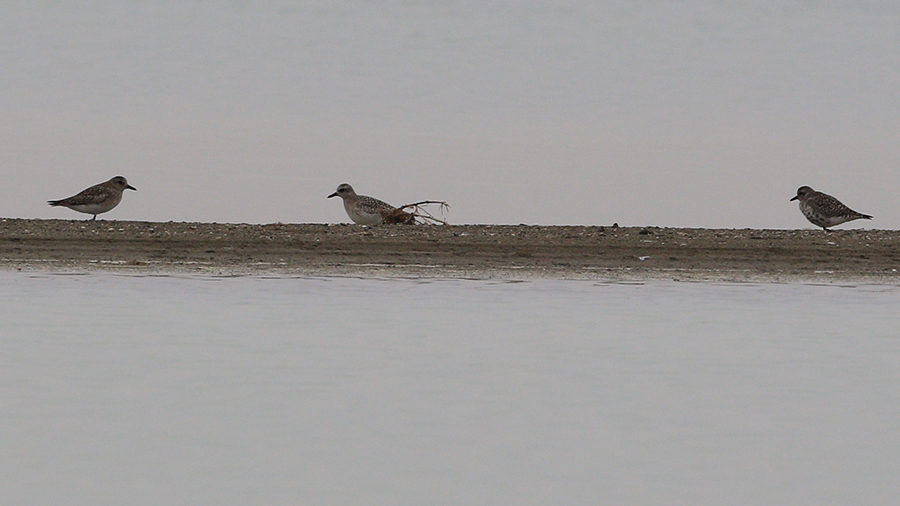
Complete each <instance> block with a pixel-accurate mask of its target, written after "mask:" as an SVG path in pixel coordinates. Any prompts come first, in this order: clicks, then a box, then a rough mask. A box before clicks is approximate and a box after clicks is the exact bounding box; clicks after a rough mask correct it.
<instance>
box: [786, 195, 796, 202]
mask: <svg viewBox="0 0 900 506" xmlns="http://www.w3.org/2000/svg"><path fill="white" fill-rule="evenodd" d="M797 198H798V197H797V196H796V195H795V196H794V198H792V199H791V200H789V201H788V202H793V201H794V200H797Z"/></svg>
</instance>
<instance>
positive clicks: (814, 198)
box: [791, 186, 872, 231]
mask: <svg viewBox="0 0 900 506" xmlns="http://www.w3.org/2000/svg"><path fill="white" fill-rule="evenodd" d="M791 200H799V201H800V211H801V212H802V213H803V216H806V219H807V220H809V222H810V223H812V224H813V225H816V226H817V227H822V229H823V230H826V231H827V230H828V227H833V226H835V225H840V224H841V223H846V222H848V221H852V220H859V219H864V220H871V219H872V217H871V216H869V215H868V214H862V213H858V212H856V211H854V210H853V209H850V208H849V207H847V206H845V205H844V204H841V201H840V200H838V199H836V198H834V197H832V196H831V195H828V194H825V193H822V192H817V191H815V190H813V189H812V188H810V187H809V186H801V187H800V188H799V189H798V190H797V196H796V197H794V198H792V199H791Z"/></svg>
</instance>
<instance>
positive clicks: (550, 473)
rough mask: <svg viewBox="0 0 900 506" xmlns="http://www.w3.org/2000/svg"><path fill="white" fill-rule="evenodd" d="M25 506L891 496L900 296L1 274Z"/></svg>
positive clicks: (847, 291) (802, 288)
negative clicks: (45, 505) (34, 505)
mask: <svg viewBox="0 0 900 506" xmlns="http://www.w3.org/2000/svg"><path fill="white" fill-rule="evenodd" d="M0 287H2V289H0V297H2V301H0V315H2V316H0V318H2V329H3V330H2V336H3V337H2V339H0V344H2V353H0V406H2V407H0V426H2V427H3V428H4V429H3V438H2V439H3V454H4V458H3V459H2V464H0V476H2V478H0V499H2V502H3V503H4V504H92V505H96V504H148V505H149V504H260V503H265V504H367V505H371V504H392V505H396V504H598V503H608V504H723V503H731V502H733V501H734V499H735V498H740V502H741V503H742V504H775V503H779V504H811V505H812V504H815V505H823V504H848V503H856V504H889V503H891V502H892V501H894V500H895V499H896V497H897V495H898V492H900V486H898V485H897V481H896V476H897V475H898V472H900V460H898V459H897V456H898V454H900V433H898V431H897V424H898V422H897V420H900V408H898V406H900V403H898V391H900V390H898V388H897V387H898V384H900V340H898V339H897V330H896V329H897V328H898V327H900V321H898V320H900V317H898V312H897V307H898V302H900V289H898V288H897V287H893V286H844V287H838V286H809V285H774V284H762V285H752V284H722V285H716V284H684V283H647V284H602V283H594V282H582V281H528V282H518V283H512V282H491V281H467V280H452V281H450V280H424V281H423V280H396V279H393V280H380V279H349V278H328V279H310V278H262V277H237V278H213V277H174V276H172V277H168V276H162V277H137V276H122V275H113V274H91V275H59V274H35V273H29V274H24V273H9V272H6V273H0Z"/></svg>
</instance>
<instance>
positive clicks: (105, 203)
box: [47, 176, 137, 220]
mask: <svg viewBox="0 0 900 506" xmlns="http://www.w3.org/2000/svg"><path fill="white" fill-rule="evenodd" d="M125 190H135V191H136V190H137V188H135V187H133V186H131V185H129V184H128V181H127V180H126V179H125V178H124V177H122V176H116V177H114V178H112V179H110V180H109V181H106V182H104V183H100V184H96V185H94V186H91V187H90V188H88V189H86V190H84V191H82V192H81V193H79V194H77V195H73V196H71V197H69V198H67V199H62V200H50V201H48V202H47V203H48V204H50V205H51V206H62V207H68V208H69V209H71V210H73V211H78V212H80V213H87V214H93V215H94V217H93V218H91V219H92V220H96V219H97V215H98V214H101V213H105V212H107V211H110V210H112V208H114V207H116V206H117V205H119V202H121V201H122V193H124V191H125Z"/></svg>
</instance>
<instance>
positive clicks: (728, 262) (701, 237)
mask: <svg viewBox="0 0 900 506" xmlns="http://www.w3.org/2000/svg"><path fill="white" fill-rule="evenodd" d="M0 269H4V270H30V271H62V272H86V271H96V270H106V271H116V272H128V273H134V274H139V273H146V274H153V273H196V274H212V275H248V274H255V275H297V276H366V277H392V276H396V277H445V278H502V279H527V278H536V277H546V278H559V279H596V280H610V281H624V280H650V279H667V280H683V281H775V282H793V281H802V282H845V281H853V282H870V283H886V284H900V272H898V271H900V231H896V230H834V231H831V232H827V233H826V232H823V231H822V230H815V229H812V228H810V229H803V230H755V229H734V230H732V229H682V228H656V227H637V228H613V227H599V226H590V227H587V226H529V225H516V226H507V225H451V226H426V225H418V226H409V225H384V226H377V227H363V226H358V225H344V224H337V225H328V224H282V223H276V224H267V225H248V224H223V223H175V222H167V223H154V222H135V221H107V220H99V221H85V220H81V221H78V220H24V219H0Z"/></svg>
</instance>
